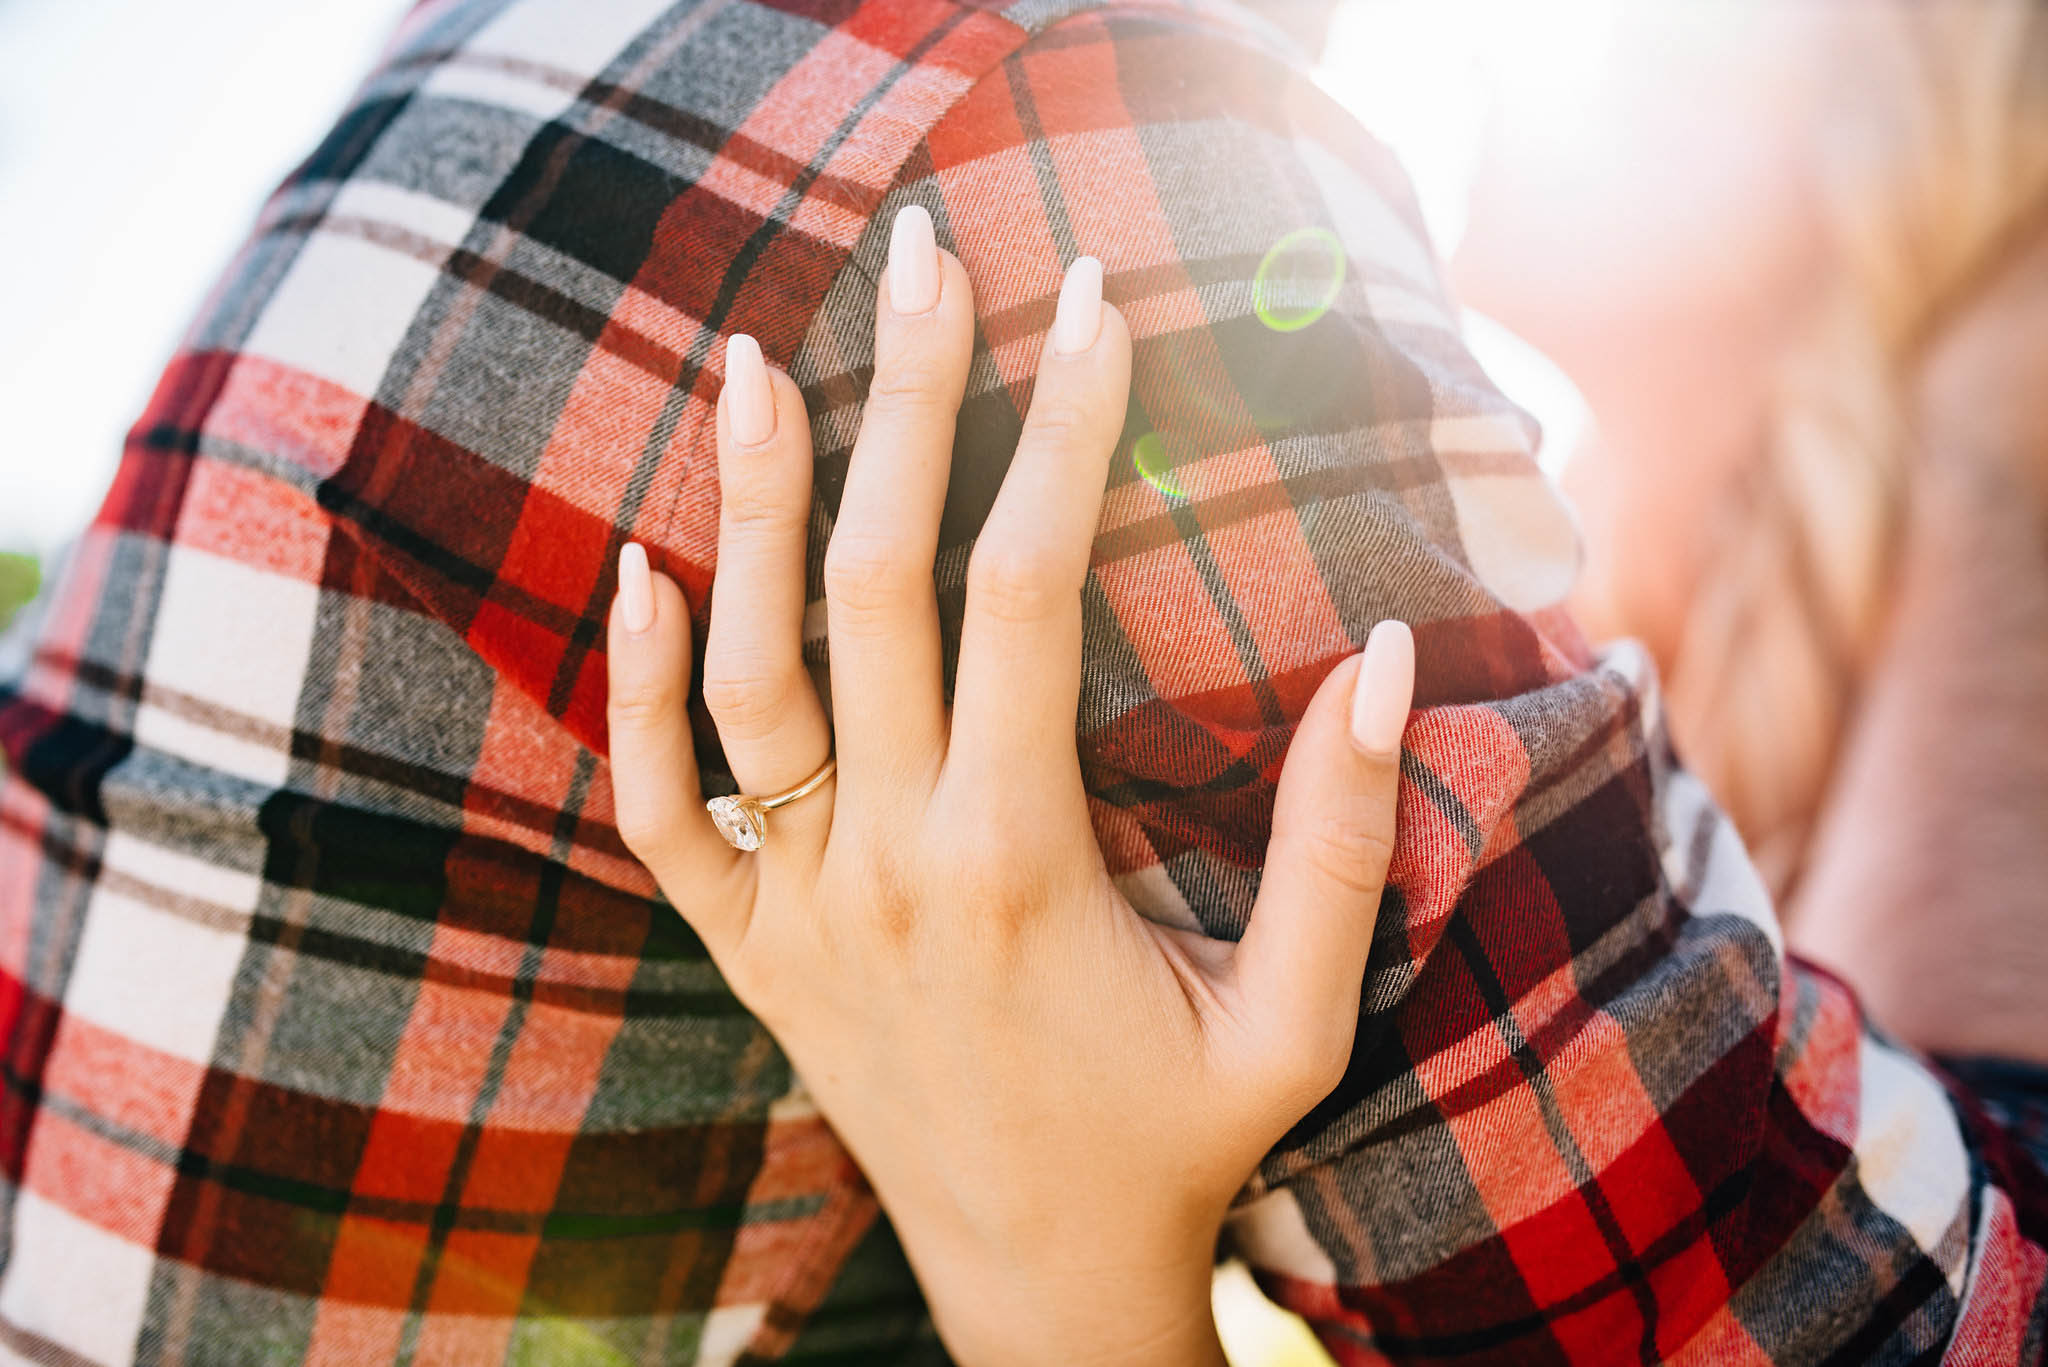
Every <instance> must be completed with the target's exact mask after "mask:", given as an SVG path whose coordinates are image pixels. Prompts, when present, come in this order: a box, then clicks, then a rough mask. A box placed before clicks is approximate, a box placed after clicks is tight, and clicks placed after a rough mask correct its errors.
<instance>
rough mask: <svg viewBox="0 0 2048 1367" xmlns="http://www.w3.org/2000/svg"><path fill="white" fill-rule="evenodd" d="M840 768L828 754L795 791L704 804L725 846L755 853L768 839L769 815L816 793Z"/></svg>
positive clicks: (715, 798)
mask: <svg viewBox="0 0 2048 1367" xmlns="http://www.w3.org/2000/svg"><path fill="white" fill-rule="evenodd" d="M838 768H839V761H838V759H837V758H836V757H835V756H832V755H827V756H825V762H824V763H823V764H821V765H819V766H818V768H817V772H815V773H813V774H812V775H811V776H810V777H809V778H807V779H805V780H804V781H803V782H802V783H799V784H797V785H796V786H795V787H794V788H784V789H783V790H782V791H781V792H779V793H770V794H769V795H768V796H766V797H753V796H750V795H748V794H746V793H735V794H733V795H732V796H731V797H714V798H712V799H711V800H710V801H708V802H706V803H705V804H704V810H705V811H707V812H709V813H711V824H712V825H714V826H716V827H718V833H719V834H720V835H721V836H724V837H725V843H726V844H728V845H730V846H732V847H733V848H734V849H736V850H738V851H740V852H741V853H742V854H752V853H754V852H755V851H756V850H758V849H760V848H761V846H762V845H763V844H764V843H765V842H766V841H767V839H768V813H770V812H772V811H774V810H775V809H776V808H777V807H787V806H788V805H789V804H790V803H792V802H794V801H796V800H797V799H798V798H800V797H808V796H810V795H811V794H812V793H815V792H816V791H818V789H819V788H822V787H823V786H824V785H825V780H826V779H828V778H830V777H832V774H833V772H834V771H835V770H837V769H838Z"/></svg>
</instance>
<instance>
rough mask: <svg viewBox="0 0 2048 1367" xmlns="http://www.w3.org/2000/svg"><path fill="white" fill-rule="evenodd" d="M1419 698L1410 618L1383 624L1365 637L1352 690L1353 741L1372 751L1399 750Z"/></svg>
mask: <svg viewBox="0 0 2048 1367" xmlns="http://www.w3.org/2000/svg"><path fill="white" fill-rule="evenodd" d="M1414 696H1415V634H1414V633H1413V632H1411V631H1409V630H1408V624H1407V623H1406V622H1397V621H1394V620H1393V619H1392V618H1389V619H1388V620H1386V621H1384V622H1381V623H1380V624H1379V625H1378V626H1376V627H1374V628H1373V629H1372V634H1371V635H1370V636H1367V637H1366V638H1365V650H1364V652H1363V653H1362V654H1361V655H1360V657H1359V661H1358V682H1357V683H1356V684H1355V685H1353V687H1352V691H1351V739H1352V742H1353V743H1354V744H1356V745H1357V746H1358V748H1359V749H1361V750H1363V751H1365V753H1367V754H1368V755H1379V756H1388V755H1394V754H1397V753H1399V752H1400V749H1401V733H1402V732H1403V731H1405V730H1406V729H1407V728H1408V706H1409V704H1410V703H1411V702H1412V701H1413V700H1414Z"/></svg>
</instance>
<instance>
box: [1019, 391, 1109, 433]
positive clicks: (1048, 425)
mask: <svg viewBox="0 0 2048 1367" xmlns="http://www.w3.org/2000/svg"><path fill="white" fill-rule="evenodd" d="M1029 426H1030V430H1031V439H1032V440H1033V441H1037V442H1042V443H1044V444H1046V445H1050V446H1058V447H1066V446H1074V445H1078V444H1080V443H1081V442H1083V441H1086V440H1089V439H1091V438H1092V436H1093V435H1094V431H1095V428H1096V426H1097V423H1096V421H1095V414H1094V412H1093V410H1092V409H1091V408H1090V407H1089V405H1088V404H1087V403H1086V402H1084V401H1083V400H1082V399H1081V397H1080V396H1079V395H1074V394H1064V393H1062V394H1047V393H1046V392H1044V390H1040V391H1039V393H1038V394H1037V396H1036V397H1035V398H1034V399H1033V400H1032V404H1031V417H1030V422H1029Z"/></svg>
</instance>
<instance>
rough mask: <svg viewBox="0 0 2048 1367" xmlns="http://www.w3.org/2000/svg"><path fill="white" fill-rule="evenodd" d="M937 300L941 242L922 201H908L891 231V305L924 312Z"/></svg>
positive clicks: (901, 310) (898, 214) (896, 308)
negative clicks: (935, 234) (934, 231)
mask: <svg viewBox="0 0 2048 1367" xmlns="http://www.w3.org/2000/svg"><path fill="white" fill-rule="evenodd" d="M938 302H939V242H938V239H937V238H936V237H933V236H932V216H931V215H930V214H928V213H926V212H925V208H924V206H923V205H922V204H906V205H905V206H904V207H903V208H901V209H899V210H897V212H896V223H895V226H894V227H893V228H892V229H891V230H890V233H889V307H890V308H892V309H894V310H896V312H898V313H904V314H910V313H924V312H927V311H929V310H930V309H931V307H932V306H933V305H934V304H936V303H938Z"/></svg>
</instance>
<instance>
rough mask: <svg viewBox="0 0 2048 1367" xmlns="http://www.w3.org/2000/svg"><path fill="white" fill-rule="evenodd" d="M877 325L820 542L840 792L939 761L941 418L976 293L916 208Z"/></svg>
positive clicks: (945, 455) (964, 352)
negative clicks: (858, 412)
mask: <svg viewBox="0 0 2048 1367" xmlns="http://www.w3.org/2000/svg"><path fill="white" fill-rule="evenodd" d="M880 294H881V298H880V300H879V302H878V304H877V307H876V310H875V312H876V323H875V376H874V380H873V383H872V384H871V385H870V387H869V389H868V399H867V406H866V409H865V411H864V413H863V416H862V419H861V429H860V437H859V439H858V440H857V441H856V442H855V443H854V448H853V457H852V460H851V461H850V463H849V465H848V469H847V474H846V489H845V492H844V494H843V495H842V496H841V498H840V503H839V519H838V522H837V524H836V525H835V526H834V528H833V531H832V542H831V545H830V546H829V547H828V548H827V549H826V552H825V607H826V629H827V635H828V637H829V639H830V643H831V648H832V706H833V711H834V712H836V713H837V714H838V715H839V716H842V717H857V718H859V719H860V723H859V725H855V726H846V727H843V728H841V729H840V731H839V752H840V753H839V760H840V785H841V788H842V789H843V790H844V791H846V792H848V793H852V792H854V791H856V790H858V789H860V788H861V787H862V786H863V785H864V784H871V783H874V782H877V781H885V782H901V781H904V780H906V779H907V780H909V781H912V782H916V781H919V780H924V781H927V782H928V781H929V780H930V779H931V777H932V776H933V775H935V774H936V773H937V771H938V767H939V764H940V763H941V761H942V760H943V758H944V755H943V748H944V744H945V730H944V715H945V705H944V696H943V683H942V679H941V661H940V646H939V609H938V599H937V595H936V593H935V592H934V589H933V585H932V561H933V559H934V557H935V556H936V555H937V553H938V541H939V516H940V513H941V511H942V510H943V508H944V506H945V501H946V474H947V469H948V466H949V465H950V464H951V461H952V453H953V424H954V419H955V417H956V416H957V415H958V413H959V409H960V399H961V396H962V394H963V393H964V392H965V391H966V388H967V366H968V361H969V358H970V357H971V355H972V352H973V345H974V300H973V297H972V294H971V292H970V290H969V287H968V284H967V272H966V271H965V270H964V269H962V267H961V265H960V263H959V262H958V261H956V260H955V259H954V258H953V256H952V255H951V254H950V253H948V252H942V251H940V250H939V249H938V246H937V243H936V242H935V240H934V238H933V235H932V223H931V217H930V215H929V214H927V213H926V212H925V210H924V209H923V208H921V207H919V206H917V205H912V206H910V207H908V208H906V209H904V210H903V211H902V212H901V213H899V214H898V215H897V216H896V222H895V228H894V232H893V235H892V237H891V241H890V250H889V268H888V271H887V277H886V279H885V280H884V282H883V284H882V288H881V291H880Z"/></svg>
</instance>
